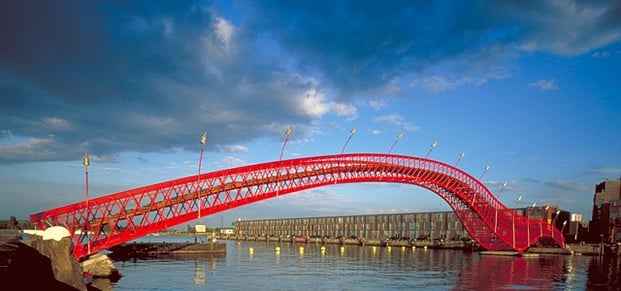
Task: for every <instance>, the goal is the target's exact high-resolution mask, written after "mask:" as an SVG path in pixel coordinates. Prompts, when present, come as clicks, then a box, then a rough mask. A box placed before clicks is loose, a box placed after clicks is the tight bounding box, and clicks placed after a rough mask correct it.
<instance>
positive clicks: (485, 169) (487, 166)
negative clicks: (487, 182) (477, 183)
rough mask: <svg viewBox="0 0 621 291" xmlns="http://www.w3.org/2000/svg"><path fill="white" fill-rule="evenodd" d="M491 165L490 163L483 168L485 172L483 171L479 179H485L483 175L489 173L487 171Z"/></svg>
mask: <svg viewBox="0 0 621 291" xmlns="http://www.w3.org/2000/svg"><path fill="white" fill-rule="evenodd" d="M489 168H490V166H489V165H485V168H483V173H481V177H479V180H482V179H483V175H485V173H487V171H488V170H489Z"/></svg>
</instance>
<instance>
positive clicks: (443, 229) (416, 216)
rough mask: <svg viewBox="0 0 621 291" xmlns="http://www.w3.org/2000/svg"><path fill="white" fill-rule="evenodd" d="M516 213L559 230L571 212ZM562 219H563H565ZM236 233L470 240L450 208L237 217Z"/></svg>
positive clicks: (537, 210)
mask: <svg viewBox="0 0 621 291" xmlns="http://www.w3.org/2000/svg"><path fill="white" fill-rule="evenodd" d="M515 210H516V212H517V213H518V214H519V215H524V216H528V217H530V218H534V219H542V220H544V221H547V222H549V223H552V224H553V225H554V226H555V227H557V228H558V229H559V230H561V231H564V233H567V232H568V230H569V229H568V228H567V227H564V225H565V223H566V222H567V221H568V220H569V218H570V213H569V212H567V211H562V210H560V209H558V207H557V206H556V205H548V206H545V205H544V206H536V207H525V208H517V209H515ZM564 222H565V223H564ZM235 235H238V236H244V235H245V236H267V237H289V236H307V237H311V238H312V237H329V238H365V239H374V240H386V239H392V240H395V239H397V240H398V239H408V240H409V239H412V240H470V239H471V238H470V235H469V234H468V232H467V231H466V230H465V229H464V227H463V225H462V224H461V222H460V221H459V219H458V218H457V215H456V214H455V213H454V212H453V211H439V212H415V213H397V214H370V215H349V216H329V217H302V218H276V219H260V220H241V219H240V220H238V221H236V222H235Z"/></svg>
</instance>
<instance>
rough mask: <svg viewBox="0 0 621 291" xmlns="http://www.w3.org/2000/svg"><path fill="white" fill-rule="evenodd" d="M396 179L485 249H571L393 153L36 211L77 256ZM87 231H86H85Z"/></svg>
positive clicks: (232, 172) (229, 172)
mask: <svg viewBox="0 0 621 291" xmlns="http://www.w3.org/2000/svg"><path fill="white" fill-rule="evenodd" d="M358 182H393V183H406V184H413V185H416V186H420V187H423V188H426V189H429V190H430V191H432V192H434V193H436V194H437V195H439V196H440V197H442V198H443V199H444V200H445V201H446V202H447V203H448V204H449V205H450V206H451V208H452V209H453V210H454V211H455V213H456V215H457V217H458V218H459V220H460V221H461V223H462V224H463V226H464V228H465V229H466V231H467V232H468V233H469V234H470V236H471V237H472V239H474V240H475V241H477V242H478V243H479V244H480V245H481V246H482V247H483V248H485V249H487V250H516V251H519V252H522V251H524V250H526V249H527V248H528V247H529V246H530V245H532V244H533V243H535V242H536V241H537V240H538V239H539V238H541V237H550V238H552V239H554V240H555V241H556V243H557V244H558V245H559V246H560V247H565V241H564V238H563V236H562V235H561V232H560V231H559V230H558V229H556V228H555V227H553V226H552V225H551V224H550V223H548V222H545V221H543V220H539V219H533V218H529V217H524V216H521V215H518V214H517V213H516V212H515V211H513V210H511V209H509V208H507V207H506V206H505V205H503V204H502V203H501V202H500V201H499V200H498V199H497V198H496V197H494V195H493V194H492V193H491V192H490V191H489V190H488V189H487V187H485V185H483V184H482V183H481V182H480V181H478V180H477V179H475V178H473V177H472V176H471V175H469V174H467V173H466V172H464V171H462V170H460V169H458V168H455V167H453V166H450V165H448V164H445V163H442V162H438V161H434V160H430V159H426V158H419V157H412V156H403V155H394V154H373V153H357V154H340V155H326V156H315V157H306V158H299V159H291V160H281V161H274V162H267V163H262V164H255V165H248V166H242V167H238V168H231V169H225V170H220V171H215V172H210V173H203V174H200V175H193V176H188V177H184V178H180V179H175V180H170V181H165V182H161V183H158V184H153V185H149V186H145V187H141V188H136V189H131V190H127V191H123V192H119V193H116V194H111V195H107V196H103V197H99V198H96V199H91V200H90V201H89V204H88V208H87V205H86V203H85V202H79V203H75V204H71V205H66V206H63V207H60V208H56V209H51V210H47V211H43V212H40V213H37V214H33V215H31V216H30V220H31V221H32V222H33V223H35V224H36V225H37V226H38V227H39V228H41V229H45V228H47V227H50V226H63V227H65V228H67V229H68V230H69V232H70V233H71V234H72V240H73V251H74V254H75V256H76V257H77V258H82V257H84V256H87V255H89V254H92V253H95V252H98V251H100V250H104V249H107V248H110V247H112V246H115V245H118V244H121V243H124V242H127V241H130V240H133V239H136V238H139V237H141V236H145V235H148V234H150V233H153V232H158V231H161V230H164V229H167V228H170V227H173V226H176V225H178V224H182V223H186V222H188V221H192V220H195V219H197V218H198V213H199V211H198V209H199V207H200V208H201V213H202V215H203V216H208V215H211V214H215V213H218V212H221V211H225V210H228V209H231V208H235V207H239V206H243V205H247V204H251V203H255V202H257V201H261V200H265V199H270V198H274V197H277V196H279V195H285V194H290V193H294V192H299V191H303V190H306V189H310V188H315V187H321V186H325V185H332V184H344V183H358ZM87 234H88V235H87Z"/></svg>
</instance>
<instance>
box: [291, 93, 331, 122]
mask: <svg viewBox="0 0 621 291" xmlns="http://www.w3.org/2000/svg"><path fill="white" fill-rule="evenodd" d="M297 100H298V101H299V103H298V107H299V110H300V112H301V113H302V114H304V115H307V116H311V117H321V116H323V115H324V114H325V113H326V112H328V110H329V105H328V104H326V103H324V102H323V101H324V95H323V94H322V93H320V92H317V91H316V90H315V89H309V90H308V91H306V92H305V93H303V94H302V95H301V96H299V97H298V98H297Z"/></svg>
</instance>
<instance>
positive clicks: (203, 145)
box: [196, 131, 207, 219]
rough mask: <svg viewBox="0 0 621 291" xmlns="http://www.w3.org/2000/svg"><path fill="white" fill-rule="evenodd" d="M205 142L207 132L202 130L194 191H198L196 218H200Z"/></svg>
mask: <svg viewBox="0 0 621 291" xmlns="http://www.w3.org/2000/svg"><path fill="white" fill-rule="evenodd" d="M205 143H207V132H206V131H205V132H203V134H202V135H201V139H200V144H201V155H200V158H199V159H198V175H197V176H196V179H197V181H196V191H197V192H198V218H199V219H200V218H201V208H202V206H203V203H201V185H200V183H201V165H202V163H203V152H204V151H205Z"/></svg>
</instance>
